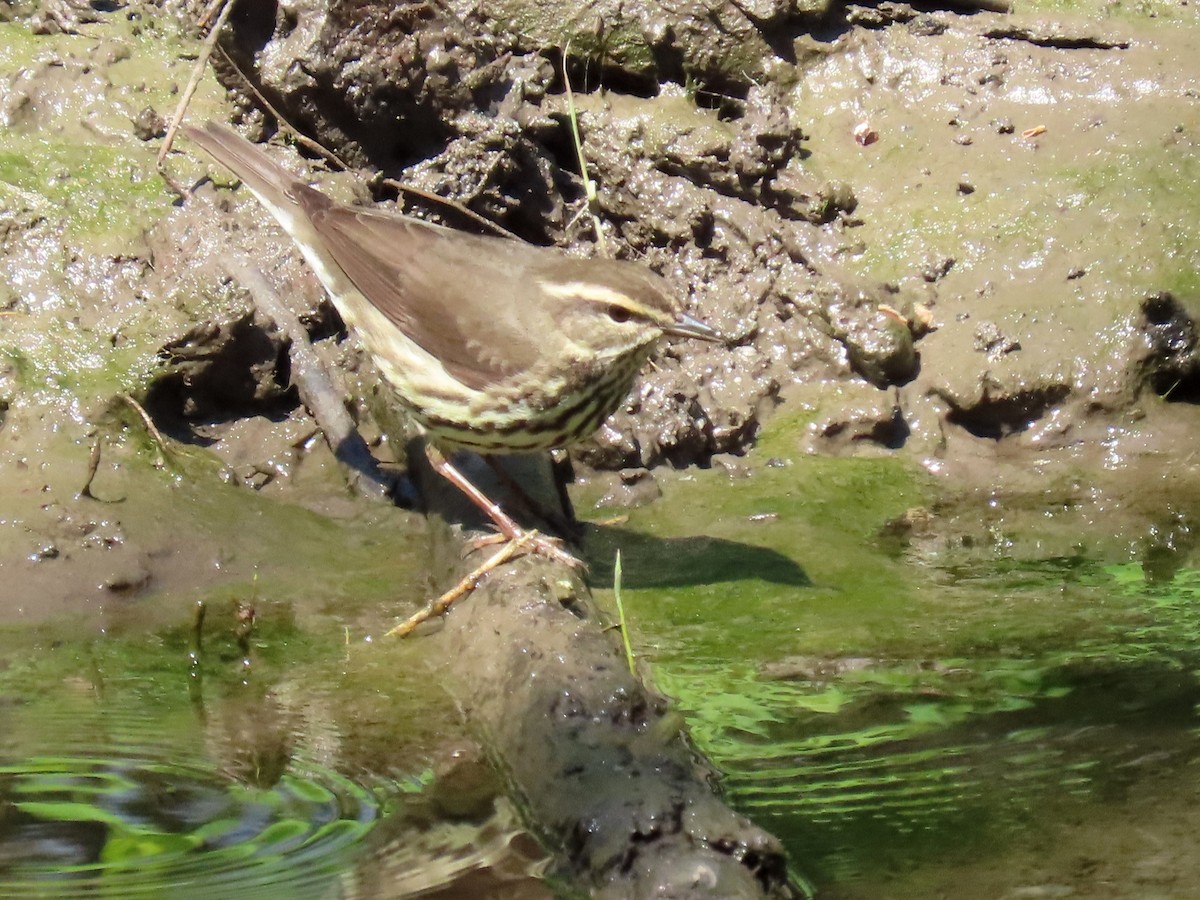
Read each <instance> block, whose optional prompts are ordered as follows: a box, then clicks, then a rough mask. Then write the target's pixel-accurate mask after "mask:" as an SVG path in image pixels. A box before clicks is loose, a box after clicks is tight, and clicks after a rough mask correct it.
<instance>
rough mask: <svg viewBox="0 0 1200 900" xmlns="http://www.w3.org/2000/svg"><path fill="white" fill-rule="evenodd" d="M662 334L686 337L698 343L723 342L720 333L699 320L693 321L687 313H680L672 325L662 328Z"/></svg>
mask: <svg viewBox="0 0 1200 900" xmlns="http://www.w3.org/2000/svg"><path fill="white" fill-rule="evenodd" d="M663 333H664V334H669V335H671V337H686V338H695V339H696V340H698V341H712V342H713V343H716V344H721V343H724V342H725V338H723V337H722V336H721V334H720V332H718V331H716V330H715V329H714V328H712V327H710V326H708V325H705V324H704V323H703V322H701V321H700V320H699V319H694V318H692V317H691V316H689V315H688V314H687V313H680V314H679V315H678V316H677V317H676V319H675V321H674V323H672V324H671V325H667V326H666V327H665V328H663Z"/></svg>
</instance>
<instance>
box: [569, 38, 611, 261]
mask: <svg viewBox="0 0 1200 900" xmlns="http://www.w3.org/2000/svg"><path fill="white" fill-rule="evenodd" d="M570 52H571V42H570V41H568V42H567V46H566V47H564V48H563V58H562V74H563V85H564V87H565V88H566V93H567V118H569V119H570V121H571V137H572V138H573V139H574V141H575V154H576V156H577V157H578V158H579V176H580V177H581V178H582V179H583V194H584V198H585V202H586V203H587V206H586V207H585V208H586V210H587V214H588V215H589V216H590V217H591V219H592V229H593V230H594V231H595V232H596V247H597V249H598V250H599V252H600V255H601V256H602V257H605V258H607V257H608V244H607V243H606V242H605V240H604V229H602V228H601V227H600V217H599V216H598V215H597V214H596V210H597V208H598V207H599V200H598V199H597V196H596V185H595V183H594V182H593V181H592V177H591V176H590V175H589V174H588V167H587V159H586V158H585V157H584V155H583V139H582V138H581V137H580V136H579V116H578V115H577V114H576V111H575V94H574V92H573V91H572V90H571V77H570V76H569V75H568V74H567V54H568V53H570Z"/></svg>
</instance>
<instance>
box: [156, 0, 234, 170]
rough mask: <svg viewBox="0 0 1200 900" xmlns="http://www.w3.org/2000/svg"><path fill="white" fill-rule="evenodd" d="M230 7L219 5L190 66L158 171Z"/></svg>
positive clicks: (230, 2) (226, 0)
mask: <svg viewBox="0 0 1200 900" xmlns="http://www.w3.org/2000/svg"><path fill="white" fill-rule="evenodd" d="M232 9H233V0H224V5H223V6H222V7H221V14H220V15H219V16H217V21H216V22H214V23H213V27H212V28H211V29H210V30H209V32H208V37H207V38H205V39H204V44H203V46H202V47H201V48H200V55H199V56H198V57H196V64H195V65H194V66H193V67H192V77H191V78H189V79H188V83H187V87H185V88H184V89H183V94H182V95H181V96H180V97H179V103H178V104H177V105H176V106H175V113H174V115H172V116H171V125H170V127H168V128H167V135H166V137H164V138H163V143H162V146H161V147H159V148H158V157H157V163H158V167H159V171H160V172H161V171H162V165H163V160H164V159H166V158H167V154H168V153H170V152H171V144H172V143H174V141H175V133H176V132H177V131H178V130H179V126H180V125H181V124H182V123H183V116H184V113H186V112H187V108H188V104H189V103H191V102H192V95H193V94H195V93H196V88H197V87H199V85H200V79H201V78H203V77H204V69H205V67H207V66H208V59H209V57H210V56H212V52H213V48H214V47H215V46H216V44H217V37H218V36H219V35H220V33H221V29H222V28H223V27H225V21H226V20H227V19H228V18H229V13H230V11H231V10H232Z"/></svg>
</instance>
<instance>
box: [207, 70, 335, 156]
mask: <svg viewBox="0 0 1200 900" xmlns="http://www.w3.org/2000/svg"><path fill="white" fill-rule="evenodd" d="M216 50H217V53H219V54H220V55H221V59H223V60H224V61H225V64H226V65H228V66H229V67H230V68H231V69H233V71H235V72H236V73H237V75H238V77H239V78H240V79H242V84H243V86H244V87H245V88H246V90H248V91H249V92H250V93H251V94H253V95H254V99H255V100H257V101H258V103H259V105H260V106H262V107H263V108H264V109H266V111H267V113H268V114H269V115H270V116H271V118H273V119H274V120H275V123H276V124H277V125H278V126H279V127H280V128H282V129H283V130H284V131H286V132H287V133H288V134H290V135H291V136H292V140H294V141H295V142H296V143H297V144H299V145H300V146H302V147H305V148H306V149H308V150H311V151H312V152H313V153H315V154H317V155H318V156H320V157H321V158H322V159H324V160H325V162H327V163H333V164H334V165H335V166H337V168H338V171H349V169H350V166H348V165H347V164H346V161H345V160H343V159H342V158H341V157H340V156H338V155H337V154H336V153H334V152H333V151H332V150H329V149H327V148H326V147H324V146H323V145H322V144H320V143H318V142H317V141H314V140H313V139H312V138H310V137H309V136H308V135H306V134H304V132H302V131H301V130H300V129H298V128H297V127H296V126H295V125H293V124H292V123H291V122H289V121H288V120H287V118H286V117H285V116H284V115H283V113H281V112H280V111H279V110H278V109H276V108H275V106H274V105H273V104H272V103H271V101H270V100H268V99H267V98H266V97H265V96H263V93H262V91H260V90H259V89H258V88H257V87H255V86H254V82H253V81H251V80H250V76H248V75H247V74H246V73H245V72H243V71H242V69H241V66H239V65H238V64H237V63H236V62H234V60H233V57H232V56H230V55H229V54H228V53H226V52H225V50H224V48H222V47H217V48H216Z"/></svg>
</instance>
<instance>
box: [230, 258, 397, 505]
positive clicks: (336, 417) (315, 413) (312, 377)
mask: <svg viewBox="0 0 1200 900" xmlns="http://www.w3.org/2000/svg"><path fill="white" fill-rule="evenodd" d="M225 269H226V271H228V273H229V274H230V275H231V276H233V277H234V278H236V279H237V280H238V282H239V283H240V284H241V285H242V286H243V287H245V288H246V290H248V291H249V292H250V295H251V297H253V298H254V304H255V306H257V307H258V308H259V309H261V310H262V311H263V312H264V313H265V314H266V315H267V316H268V317H269V318H270V319H272V320H273V321H274V322H275V327H276V328H278V329H279V330H280V331H281V332H283V334H284V336H285V337H287V339H288V340H289V342H290V343H291V348H290V350H289V351H288V352H289V357H290V359H291V363H292V379H293V381H294V382H295V384H296V389H297V390H298V391H299V392H300V399H301V401H303V403H304V405H305V406H306V407H308V410H309V412H311V413H312V417H313V418H314V419H315V420H316V422H317V425H318V426H319V427H320V429H321V432H322V433H323V434H324V435H325V441H326V442H327V443H328V444H329V448H330V449H331V450H332V451H333V455H334V456H336V457H337V458H338V459H339V460H340V461H341V462H342V463H344V464H345V465H346V466H348V467H349V468H350V469H351V471H353V472H356V473H357V475H358V477H356V478H352V479H351V480H352V482H353V484H354V487H355V488H356V489H357V490H358V492H359V493H360V494H363V495H364V496H366V497H369V498H371V499H376V500H380V499H383V498H384V497H386V496H387V495H388V494H389V492H390V490H391V487H392V484H393V482H394V480H395V479H393V478H391V477H389V476H388V475H387V473H385V472H384V471H383V470H382V469H381V468H380V466H379V463H378V462H377V461H376V459H375V458H374V457H373V456H372V455H371V451H370V450H369V449H368V448H367V444H366V441H364V440H363V438H362V435H360V434H359V433H358V429H357V428H355V425H354V420H353V419H351V418H350V414H349V413H348V412H347V411H346V407H345V406H344V405H343V404H342V394H341V393H340V392H339V391H338V390H337V389H336V388H335V387H334V385H333V382H332V381H331V380H330V378H329V374H328V373H327V372H326V371H325V367H324V366H323V365H322V364H321V361H320V359H318V358H317V354H316V351H314V350H313V348H312V344H311V343H309V340H308V332H307V331H306V330H305V328H304V326H303V325H302V324H301V322H300V318H299V317H298V316H297V315H296V314H295V313H294V312H292V310H291V309H289V308H288V306H287V304H286V303H284V302H283V300H282V299H281V298H280V296H279V294H278V293H276V291H275V289H274V288H273V287H271V285H270V284H268V283H267V279H266V278H264V277H263V275H262V273H261V272H259V271H258V270H257V269H256V268H255V267H254V266H252V265H250V263H249V262H247V261H246V260H245V258H244V257H241V256H237V257H234V259H232V260H229V261H227V262H226V263H225Z"/></svg>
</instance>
